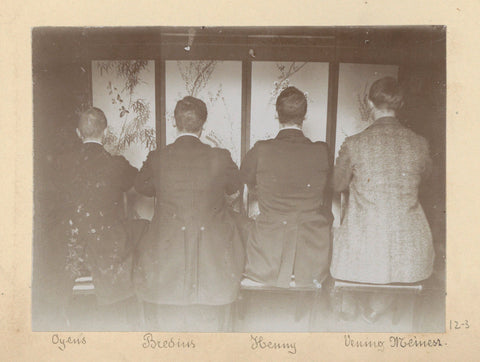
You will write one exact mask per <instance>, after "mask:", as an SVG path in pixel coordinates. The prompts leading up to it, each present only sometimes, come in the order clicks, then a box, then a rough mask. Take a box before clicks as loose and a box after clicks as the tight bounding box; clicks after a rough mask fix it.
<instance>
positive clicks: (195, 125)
mask: <svg viewBox="0 0 480 362" xmlns="http://www.w3.org/2000/svg"><path fill="white" fill-rule="evenodd" d="M174 116H175V123H176V124H177V127H178V129H179V130H180V131H183V132H192V133H194V132H198V131H200V129H201V128H202V126H203V124H204V123H205V121H206V120H207V105H206V104H205V102H203V101H202V100H200V99H198V98H195V97H192V96H187V97H185V98H183V99H181V100H179V101H178V102H177V105H176V106H175V111H174Z"/></svg>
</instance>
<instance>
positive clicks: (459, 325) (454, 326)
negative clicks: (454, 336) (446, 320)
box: [450, 319, 470, 329]
mask: <svg viewBox="0 0 480 362" xmlns="http://www.w3.org/2000/svg"><path fill="white" fill-rule="evenodd" d="M462 328H464V329H468V328H470V324H468V320H464V321H463V323H460V322H459V321H452V320H451V319H450V329H462Z"/></svg>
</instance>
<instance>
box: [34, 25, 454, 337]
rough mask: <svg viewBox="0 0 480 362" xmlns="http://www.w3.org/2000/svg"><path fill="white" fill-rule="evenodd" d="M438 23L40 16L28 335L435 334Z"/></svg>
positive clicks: (442, 187) (438, 291) (440, 186)
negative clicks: (53, 22) (99, 22)
mask: <svg viewBox="0 0 480 362" xmlns="http://www.w3.org/2000/svg"><path fill="white" fill-rule="evenodd" d="M446 30H447V29H446V27H445V26H442V25H438V26H369V27H346V26H337V27H306V26H302V27H261V26H258V27H103V28H95V27H85V28H81V27H78V28H76V27H36V28H33V29H32V33H31V35H32V67H33V68H32V74H33V79H32V82H33V131H34V132H33V133H34V160H33V163H34V205H33V206H34V229H33V240H32V243H33V266H32V271H33V272H32V329H33V330H34V331H159V332H391V333H393V332H404V333H406V332H445V296H446V293H445V291H446V285H445V283H446V276H445V274H446V273H445V270H446V260H447V258H446V236H445V219H446V204H445V198H446Z"/></svg>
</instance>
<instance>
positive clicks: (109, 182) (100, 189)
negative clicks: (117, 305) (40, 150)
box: [56, 142, 136, 304]
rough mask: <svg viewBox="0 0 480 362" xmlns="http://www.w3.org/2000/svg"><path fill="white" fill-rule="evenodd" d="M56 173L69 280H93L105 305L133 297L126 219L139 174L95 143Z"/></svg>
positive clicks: (65, 161)
mask: <svg viewBox="0 0 480 362" xmlns="http://www.w3.org/2000/svg"><path fill="white" fill-rule="evenodd" d="M57 171H58V174H57V175H56V183H57V184H58V185H59V186H58V187H59V189H60V193H61V196H62V198H61V199H62V200H63V201H62V206H63V207H62V214H61V215H60V219H61V224H62V225H63V226H62V229H65V230H64V231H63V233H64V234H63V235H64V239H63V238H62V240H60V241H61V242H62V243H65V244H66V250H65V251H64V252H65V253H66V255H65V256H64V260H63V261H62V264H64V265H65V266H64V271H63V272H64V273H65V271H66V273H65V278H67V279H70V280H73V279H74V278H76V277H79V276H82V275H84V274H85V273H88V274H90V275H92V276H93V282H94V285H95V293H96V296H97V299H98V301H99V302H100V303H102V304H109V303H114V302H116V301H119V300H122V299H124V298H126V297H128V296H130V295H131V294H132V293H133V287H132V284H131V280H130V273H131V245H130V243H129V241H128V240H127V230H126V228H125V225H124V224H123V220H122V219H123V192H125V191H127V190H128V189H129V188H130V187H132V186H133V181H134V178H135V176H136V169H135V168H134V167H132V166H130V164H129V163H128V162H127V161H126V160H125V159H124V158H123V157H121V156H115V157H114V156H111V155H110V154H108V152H106V151H105V150H104V148H103V146H102V145H100V144H98V143H93V142H91V143H85V144H83V145H82V146H81V147H80V149H79V150H78V151H76V152H72V153H70V154H66V155H64V156H62V157H61V158H60V159H59V161H58V168H57ZM59 237H61V236H59Z"/></svg>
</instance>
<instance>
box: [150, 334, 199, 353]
mask: <svg viewBox="0 0 480 362" xmlns="http://www.w3.org/2000/svg"><path fill="white" fill-rule="evenodd" d="M143 341H144V342H143V344H142V347H143V348H151V349H155V348H167V349H174V348H176V349H187V348H188V349H190V348H195V347H196V344H195V341H194V340H193V339H189V340H187V341H185V340H182V339H181V338H178V337H171V338H165V339H155V338H154V337H153V335H152V333H145V334H144V335H143Z"/></svg>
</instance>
